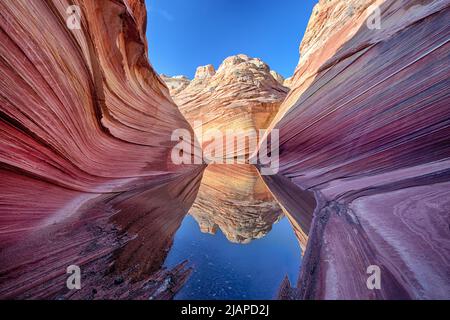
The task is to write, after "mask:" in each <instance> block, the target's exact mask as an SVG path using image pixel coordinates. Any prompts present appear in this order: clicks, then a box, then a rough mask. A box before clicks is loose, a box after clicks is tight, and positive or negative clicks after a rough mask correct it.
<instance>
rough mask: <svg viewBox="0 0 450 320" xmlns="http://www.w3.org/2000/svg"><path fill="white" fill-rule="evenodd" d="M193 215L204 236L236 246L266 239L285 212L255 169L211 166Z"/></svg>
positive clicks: (244, 166)
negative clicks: (222, 237)
mask: <svg viewBox="0 0 450 320" xmlns="http://www.w3.org/2000/svg"><path fill="white" fill-rule="evenodd" d="M189 213H190V214H191V215H192V216H193V217H194V218H195V220H196V221H197V222H198V224H199V226H200V229H201V230H202V231H203V232H207V233H211V234H215V233H216V231H217V228H220V230H221V231H222V232H223V234H224V235H225V236H226V237H227V239H228V240H230V241H231V242H234V243H248V242H250V241H251V240H253V239H259V238H262V237H264V236H265V235H266V234H267V233H268V232H269V231H270V230H271V229H272V225H273V224H274V223H275V222H276V221H278V220H279V219H280V218H281V217H282V211H281V208H280V207H279V205H278V204H277V202H276V201H275V199H274V198H273V196H272V195H271V194H270V192H269V191H268V190H267V187H266V186H265V184H264V182H263V180H262V179H261V177H260V176H259V174H258V171H257V170H256V168H255V167H254V166H252V165H238V164H236V165H209V166H208V167H207V168H206V170H205V172H204V174H203V179H202V182H201V185H200V189H199V191H198V195H197V198H196V199H195V202H194V204H193V205H192V208H191V209H190V211H189Z"/></svg>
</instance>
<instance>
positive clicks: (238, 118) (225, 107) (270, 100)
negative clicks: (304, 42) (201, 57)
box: [173, 54, 288, 156]
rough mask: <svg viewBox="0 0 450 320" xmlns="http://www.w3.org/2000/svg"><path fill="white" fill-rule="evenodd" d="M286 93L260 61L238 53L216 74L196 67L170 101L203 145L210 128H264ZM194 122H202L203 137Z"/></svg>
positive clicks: (211, 68)
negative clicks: (188, 80) (174, 103)
mask: <svg viewBox="0 0 450 320" xmlns="http://www.w3.org/2000/svg"><path fill="white" fill-rule="evenodd" d="M287 92H288V89H287V88H286V87H284V86H283V85H281V84H280V83H279V82H278V81H277V80H275V78H274V77H273V76H272V74H271V70H270V68H269V66H268V65H267V64H265V63H264V62H263V61H262V60H260V59H258V58H250V57H248V56H246V55H244V54H239V55H236V56H231V57H228V58H226V59H225V60H224V61H223V62H222V64H221V65H220V67H219V68H218V69H217V71H215V70H214V67H213V66H212V65H207V66H202V67H199V68H198V69H197V72H196V75H195V78H194V79H193V80H192V81H191V82H190V84H189V85H188V86H187V87H186V88H185V89H184V90H183V91H181V92H180V93H178V94H177V95H175V96H174V97H173V98H174V101H175V102H176V103H177V105H178V106H179V108H180V110H181V112H182V113H183V115H184V116H185V117H186V119H187V120H188V121H189V123H190V124H191V125H192V126H194V130H195V131H196V133H197V138H198V139H199V141H200V143H201V144H202V145H203V146H205V144H206V143H207V142H209V141H210V140H208V138H206V137H205V136H204V135H205V133H206V132H207V131H208V130H210V129H217V130H219V131H221V132H223V133H225V132H226V130H228V129H230V130H242V131H244V132H245V131H248V130H258V129H264V128H267V127H268V125H269V123H270V121H271V120H272V118H273V117H274V116H275V114H276V113H277V111H278V108H279V106H280V104H281V102H282V101H283V100H284V98H285V97H286V94H287ZM194 121H197V122H201V123H202V131H203V132H202V133H203V134H202V133H201V132H200V130H199V128H198V126H195V125H194ZM240 152H241V151H238V152H237V153H239V154H240ZM244 153H245V152H244ZM226 156H232V155H226Z"/></svg>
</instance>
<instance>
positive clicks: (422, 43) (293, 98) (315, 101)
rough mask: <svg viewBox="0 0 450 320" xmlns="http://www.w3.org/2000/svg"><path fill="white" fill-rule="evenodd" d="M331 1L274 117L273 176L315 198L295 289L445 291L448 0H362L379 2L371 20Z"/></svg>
mask: <svg viewBox="0 0 450 320" xmlns="http://www.w3.org/2000/svg"><path fill="white" fill-rule="evenodd" d="M337 2H338V1H331V2H326V1H320V3H319V5H318V6H317V7H316V9H315V12H316V11H317V13H313V18H312V20H311V23H310V26H309V27H308V33H307V35H306V37H305V41H304V44H303V45H302V53H304V55H303V56H302V60H301V62H300V64H299V66H298V68H297V70H296V73H295V75H294V78H293V80H292V81H293V82H292V86H291V89H292V90H291V92H290V93H289V95H288V97H287V99H286V101H285V102H284V103H283V105H282V106H281V107H280V112H279V113H278V115H277V116H276V118H275V120H274V122H273V123H272V125H271V128H277V129H279V130H280V175H281V176H283V177H285V178H289V179H290V180H291V181H292V182H293V183H294V184H295V185H297V187H298V188H302V189H308V190H310V191H315V192H316V195H317V200H318V207H317V208H316V211H315V215H314V220H313V222H312V227H311V230H310V232H309V243H308V249H307V251H306V254H305V258H304V260H303V268H302V273H301V277H300V280H299V284H298V285H299V287H300V288H299V289H300V293H299V297H301V298H304V299H335V298H339V299H342V298H343V299H349V298H360V299H374V298H382V299H396V298H414V299H419V298H424V299H430V298H447V299H448V298H450V283H449V281H448V279H449V273H448V272H449V270H450V237H449V235H450V233H449V221H450V215H449V213H450V210H449V209H450V191H449V190H450V138H449V137H450V107H449V106H450V96H449V85H450V80H449V75H450V67H449V63H448V58H449V49H450V44H449V39H450V28H449V25H448V21H449V20H450V10H449V5H450V3H449V1H400V0H399V1H385V2H383V1H368V2H367V4H370V3H378V4H380V8H381V13H382V15H381V29H380V30H377V29H375V30H371V29H369V28H368V27H367V24H366V23H365V21H366V19H367V16H366V15H365V14H364V12H365V11H364V10H365V8H366V6H363V7H357V8H356V10H355V11H353V14H350V13H348V15H345V12H343V11H342V10H345V9H346V7H345V6H343V5H339V4H337ZM354 2H355V3H356V1H354ZM343 17H346V18H345V19H344V18H343ZM323 19H329V20H328V21H324V20H323ZM330 26H331V27H330ZM323 28H327V30H328V32H323V30H321V29H323ZM272 180H273V179H272ZM266 181H267V183H268V185H269V187H270V188H272V189H273V188H274V187H277V185H276V184H274V182H273V181H270V179H267V178H266ZM299 192H300V191H299ZM275 195H276V194H275ZM276 196H277V195H276ZM277 198H278V200H279V201H280V202H281V204H283V205H284V203H286V201H288V200H289V199H286V198H285V197H283V196H282V195H281V196H279V195H278V196H277ZM294 215H295V212H294ZM369 265H378V266H379V267H380V268H381V289H380V290H369V289H368V288H367V286H366V280H367V278H368V277H369V275H368V274H366V269H367V267H368V266H369Z"/></svg>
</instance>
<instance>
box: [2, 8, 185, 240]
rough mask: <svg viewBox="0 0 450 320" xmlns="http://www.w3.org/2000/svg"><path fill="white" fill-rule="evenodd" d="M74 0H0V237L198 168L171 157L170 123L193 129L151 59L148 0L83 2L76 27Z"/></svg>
mask: <svg viewBox="0 0 450 320" xmlns="http://www.w3.org/2000/svg"><path fill="white" fill-rule="evenodd" d="M72 2H73V1H63V0H55V1H15V0H6V1H2V2H1V3H0V10H1V12H2V14H1V29H0V32H1V35H0V36H1V44H0V52H1V57H2V59H1V60H0V73H1V79H2V81H1V84H0V85H1V96H0V99H1V102H0V104H1V111H0V112H1V122H0V141H1V146H0V161H1V168H0V180H1V181H2V187H1V188H2V192H1V199H0V204H1V206H0V224H1V225H2V229H1V231H0V242H1V244H2V245H4V244H6V243H7V242H9V241H14V240H16V239H18V238H20V237H21V236H22V235H23V234H25V233H27V232H30V231H33V230H35V229H38V228H41V227H44V226H46V225H48V224H51V223H53V222H54V221H58V220H61V219H63V218H65V217H67V216H70V215H71V214H73V213H74V212H75V211H76V209H77V208H78V207H79V206H80V205H82V204H83V203H84V202H85V201H86V200H88V199H92V198H95V197H96V196H98V195H99V194H105V193H110V192H120V191H127V190H130V189H133V188H136V187H139V186H143V185H148V184H153V183H158V182H162V181H167V180H169V179H172V178H174V177H176V176H177V175H179V174H181V173H185V172H188V171H189V170H192V168H189V167H186V166H173V165H171V161H170V158H169V157H170V151H171V147H172V146H173V144H174V142H171V141H170V134H171V132H172V130H173V129H175V128H187V129H189V130H191V129H190V126H189V125H188V123H187V122H186V121H185V120H184V118H183V117H182V115H181V114H180V112H179V111H178V108H177V107H176V106H175V105H174V103H173V102H172V100H171V99H170V97H169V93H168V90H167V88H166V87H165V86H164V84H163V83H162V81H161V80H160V78H159V77H158V76H157V74H156V73H155V72H154V71H153V69H152V67H151V66H150V64H149V62H148V58H147V43H146V39H145V25H146V13H145V7H144V5H143V3H142V2H141V1H106V0H103V1H75V2H74V3H75V4H77V5H79V6H80V8H81V30H70V29H69V28H68V27H67V26H66V18H67V17H68V15H67V14H66V9H67V7H68V6H69V5H70V4H71V3H72ZM105 30H107V31H108V32H105ZM124 155H126V156H124Z"/></svg>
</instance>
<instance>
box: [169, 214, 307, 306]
mask: <svg viewBox="0 0 450 320" xmlns="http://www.w3.org/2000/svg"><path fill="white" fill-rule="evenodd" d="M184 260H188V261H189V266H190V267H192V268H193V273H192V275H191V276H190V278H189V280H188V281H187V283H186V284H185V285H184V287H183V288H182V289H181V290H180V291H179V292H178V293H177V295H176V296H175V299H236V300H239V299H273V298H275V297H276V295H277V293H278V289H279V286H280V284H281V282H282V280H283V278H284V277H285V276H286V275H287V276H288V277H289V280H290V281H291V283H292V282H293V283H296V281H297V276H298V274H299V269H300V264H301V249H300V246H299V244H298V240H297V238H296V237H295V235H294V231H293V230H292V227H291V225H290V223H289V221H288V219H287V218H285V217H283V218H282V219H281V220H280V221H278V222H276V223H274V224H273V226H272V229H271V231H270V232H269V233H267V234H266V235H265V236H264V237H262V238H260V239H253V240H251V241H250V242H249V243H246V244H240V243H233V242H230V241H229V240H228V239H227V237H225V235H224V234H223V233H222V232H221V230H220V229H218V230H217V231H216V233H215V234H209V233H202V232H201V231H200V228H199V225H198V224H197V222H196V220H194V218H193V217H192V216H191V215H187V216H186V218H185V219H184V220H183V223H182V225H181V227H180V228H179V229H178V231H177V233H176V235H175V238H174V243H173V246H172V248H171V250H170V252H169V254H168V256H167V258H166V261H165V263H164V265H165V266H166V267H173V266H175V265H177V264H178V263H180V262H182V261H184Z"/></svg>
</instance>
